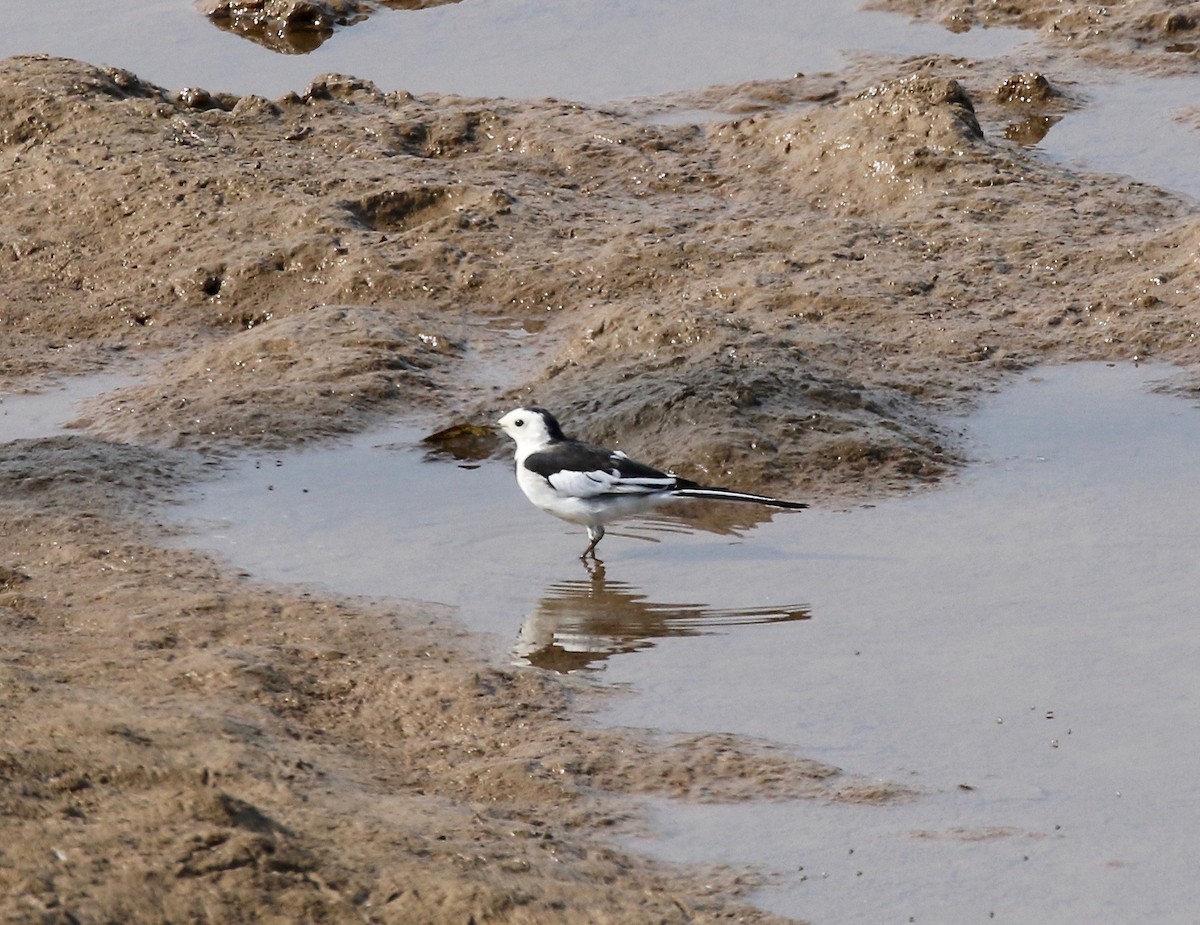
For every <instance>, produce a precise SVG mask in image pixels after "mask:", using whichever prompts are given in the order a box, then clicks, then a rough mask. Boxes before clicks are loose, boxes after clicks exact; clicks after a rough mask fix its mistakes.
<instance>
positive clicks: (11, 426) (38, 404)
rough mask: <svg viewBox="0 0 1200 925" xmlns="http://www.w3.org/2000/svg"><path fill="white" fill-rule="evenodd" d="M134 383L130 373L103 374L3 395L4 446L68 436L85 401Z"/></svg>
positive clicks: (0, 424)
mask: <svg viewBox="0 0 1200 925" xmlns="http://www.w3.org/2000/svg"><path fill="white" fill-rule="evenodd" d="M134 381H135V378H134V377H133V376H130V375H128V374H126V373H100V374H98V375H94V376H80V377H79V378H76V379H69V380H67V381H65V382H63V383H61V384H59V385H55V386H51V387H49V388H46V389H44V390H43V391H41V392H33V393H26V392H18V393H10V394H8V395H0V443H7V442H8V441H10V440H33V439H39V438H41V437H52V436H55V435H56V434H62V433H66V432H67V431H68V426H67V425H68V424H69V422H70V421H71V420H72V419H74V417H75V416H76V412H77V411H78V410H79V407H78V406H79V405H80V403H81V402H83V401H84V400H86V399H89V398H93V397H95V396H97V395H102V394H104V393H105V392H111V391H112V390H114V389H119V388H123V387H124V386H127V385H130V384H131V383H132V382H134Z"/></svg>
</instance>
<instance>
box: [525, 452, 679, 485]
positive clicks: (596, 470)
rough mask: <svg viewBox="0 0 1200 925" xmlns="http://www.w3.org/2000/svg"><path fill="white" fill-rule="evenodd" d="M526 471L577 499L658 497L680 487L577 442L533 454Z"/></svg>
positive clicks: (670, 477)
mask: <svg viewBox="0 0 1200 925" xmlns="http://www.w3.org/2000/svg"><path fill="white" fill-rule="evenodd" d="M525 468H526V469H528V470H529V471H530V472H536V473H537V474H538V475H540V476H542V477H543V478H544V479H545V480H546V481H547V482H549V483H550V484H551V485H552V486H553V487H554V489H555V490H556V491H558V492H559V493H561V494H563V495H569V496H572V497H576V498H594V497H596V496H598V495H612V494H622V495H624V494H656V493H658V492H663V491H671V490H673V489H675V488H677V487H680V481H679V480H678V479H676V478H675V476H673V475H668V474H667V473H665V472H660V471H659V470H657V469H654V468H652V467H650V466H647V465H645V464H644V463H639V462H635V461H634V460H632V459H630V458H629V457H628V456H626V455H625V454H624V453H614V452H612V451H611V450H606V449H603V448H602V447H598V446H591V445H590V444H587V443H579V442H578V441H575V440H563V441H560V442H557V443H554V444H553V445H552V446H550V447H548V448H547V449H544V450H542V451H540V452H538V453H531V454H530V455H529V456H527V457H525ZM684 484H691V483H684Z"/></svg>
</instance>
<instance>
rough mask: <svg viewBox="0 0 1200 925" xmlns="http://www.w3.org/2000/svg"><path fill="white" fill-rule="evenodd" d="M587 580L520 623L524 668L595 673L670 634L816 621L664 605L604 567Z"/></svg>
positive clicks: (775, 612) (786, 614) (554, 593)
mask: <svg viewBox="0 0 1200 925" xmlns="http://www.w3.org/2000/svg"><path fill="white" fill-rule="evenodd" d="M588 572H589V575H588V577H587V578H581V579H568V580H566V581H560V582H557V583H555V584H553V585H551V586H550V587H549V589H547V591H546V594H545V595H544V596H543V597H542V599H541V601H539V602H538V605H537V607H536V608H535V609H534V610H533V611H532V612H531V613H530V614H529V615H528V616H527V617H526V618H525V622H524V623H523V624H522V626H521V634H520V638H519V639H518V642H517V645H516V648H515V650H514V654H515V655H516V657H517V660H518V661H519V662H520V663H522V664H529V665H534V666H535V667H538V668H546V669H549V670H551V671H557V672H560V673H567V672H571V671H578V670H580V669H584V668H595V667H596V666H597V665H598V664H599V663H600V662H602V661H604V660H605V659H607V658H608V657H609V656H611V655H617V654H620V653H623V652H636V651H638V650H639V649H647V648H650V647H651V646H653V645H654V640H656V639H661V638H664V637H667V636H704V635H708V634H710V633H713V632H716V631H718V630H720V629H721V628H722V627H727V626H752V625H756V624H760V623H761V624H766V623H790V622H792V621H794V620H807V619H809V617H810V616H811V614H810V612H809V609H808V607H807V605H804V604H794V605H788V606H776V607H739V608H729V609H720V608H714V607H709V606H708V605H706V604H659V603H655V602H654V601H650V600H647V599H646V596H645V595H644V594H642V593H640V592H639V590H638V589H637V588H636V587H634V586H633V585H630V584H627V583H626V582H623V581H609V580H607V579H606V578H605V577H604V565H603V564H602V563H596V564H595V565H593V566H591V567H590V568H589V569H588Z"/></svg>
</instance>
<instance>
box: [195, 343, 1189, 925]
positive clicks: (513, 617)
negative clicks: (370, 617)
mask: <svg viewBox="0 0 1200 925" xmlns="http://www.w3.org/2000/svg"><path fill="white" fill-rule="evenodd" d="M1171 372H1172V370H1170V369H1169V368H1152V367H1150V368H1148V367H1141V368H1136V367H1132V366H1121V367H1109V366H1104V365H1098V364H1085V365H1076V366H1069V367H1062V368H1052V369H1047V370H1044V371H1042V372H1041V373H1039V374H1038V375H1037V376H1034V377H1031V378H1029V379H1027V380H1023V381H1022V382H1021V383H1020V384H1018V385H1016V386H1014V387H1013V388H1011V389H1008V390H1006V391H1005V392H1003V393H1002V394H1000V395H998V396H994V397H992V398H990V399H989V400H988V401H987V402H986V403H985V406H984V408H983V409H982V410H981V411H980V412H979V413H978V414H976V415H974V416H973V417H972V418H970V419H969V421H968V422H967V426H968V429H969V433H970V435H971V439H972V440H973V441H974V443H975V445H976V446H977V448H978V456H979V458H980V459H981V460H982V461H981V462H980V463H979V464H977V465H975V466H973V467H972V468H971V469H969V470H968V471H967V472H966V473H965V474H964V475H963V477H962V478H961V479H959V480H958V481H956V482H955V483H953V484H950V485H947V486H946V487H945V488H944V489H942V490H939V491H936V492H928V493H922V494H919V495H916V496H913V497H909V498H904V499H897V500H892V501H888V502H886V503H881V504H879V505H876V506H874V507H867V508H858V509H854V510H851V511H848V512H836V511H822V510H809V511H805V512H803V513H798V514H791V513H787V512H784V513H782V514H778V515H776V516H774V517H773V518H772V519H769V520H762V521H759V522H757V523H755V522H754V521H753V520H745V519H743V520H734V521H729V520H714V521H711V522H708V521H704V520H700V521H695V520H683V519H681V518H671V519H659V520H655V521H648V522H641V523H635V524H633V525H632V526H630V527H627V528H625V529H623V530H620V531H618V532H617V533H616V534H614V535H610V536H609V537H607V538H606V539H605V541H604V543H605V548H604V553H605V557H606V562H605V565H604V566H603V568H601V569H595V568H593V569H592V570H589V569H588V568H586V567H585V566H584V565H583V564H582V563H581V562H580V561H579V560H578V559H577V558H576V556H577V555H578V552H579V551H580V550H581V549H582V547H583V545H584V543H585V538H584V536H583V534H582V532H581V531H580V530H579V529H578V528H575V527H572V526H570V525H567V524H564V523H561V522H559V521H556V520H554V519H552V518H549V517H547V516H546V515H544V514H541V513H540V512H538V511H536V510H534V509H533V508H532V507H531V506H530V505H528V504H527V503H526V502H525V500H524V498H523V497H522V496H521V495H520V493H519V491H518V489H517V487H516V485H515V484H514V482H513V478H512V472H511V468H510V466H509V465H507V464H504V463H500V462H495V461H492V462H484V463H482V464H479V465H472V466H462V465H455V464H447V463H430V462H426V461H425V452H424V451H423V450H422V449H421V448H420V447H419V446H418V445H417V443H416V441H417V438H418V434H416V433H415V432H411V431H408V432H405V431H402V430H392V431H389V432H385V433H377V434H374V435H364V436H363V437H361V438H359V439H357V440H354V441H351V442H349V443H347V444H345V445H342V446H338V447H335V448H329V449H324V450H315V451H306V452H302V453H296V454H288V455H286V456H282V457H262V458H259V459H255V460H247V461H246V462H245V463H244V464H243V466H242V467H241V468H240V469H239V470H237V471H236V472H234V473H232V474H231V475H230V476H228V477H226V478H224V479H222V480H221V481H219V482H215V483H212V484H209V485H207V486H205V487H204V489H203V492H202V493H201V494H200V495H199V496H198V497H196V498H195V499H194V501H193V502H192V503H191V504H190V505H188V506H186V507H184V508H183V509H182V510H181V511H177V512H175V515H176V516H183V517H184V518H185V521H186V523H188V524H189V525H190V526H191V527H192V529H194V530H195V531H196V535H195V538H194V543H195V544H197V545H200V546H203V547H205V548H210V549H214V550H216V551H218V552H219V553H221V554H222V555H224V556H227V557H228V558H229V559H231V560H232V561H233V562H235V563H236V564H237V565H238V566H240V567H243V568H246V569H248V570H249V571H251V572H252V573H254V574H256V575H258V576H261V577H264V578H267V579H272V580H284V581H291V582H301V583H308V584H312V585H316V586H318V587H320V588H325V589H331V590H335V591H342V592H349V593H356V594H370V595H384V596H389V597H399V598H410V599H415V600H425V601H437V602H441V603H445V604H450V605H452V606H454V607H456V608H457V610H458V614H459V616H460V618H461V619H462V621H463V622H465V623H466V624H467V626H468V627H469V628H470V629H473V630H475V631H477V632H480V633H483V634H485V638H490V640H491V645H492V646H493V647H494V649H493V650H494V651H495V652H496V654H497V656H498V657H500V658H503V659H508V660H515V661H518V662H522V663H525V664H534V665H539V666H542V667H547V668H552V669H554V670H557V671H572V670H583V671H585V672H587V673H589V674H590V675H591V676H592V677H594V678H596V679H597V680H601V679H602V680H603V683H605V684H616V685H619V686H620V687H621V688H622V689H625V690H627V691H628V692H629V693H628V695H627V696H624V697H621V698H617V699H615V700H614V701H612V702H611V703H610V704H608V705H607V706H606V707H605V708H604V710H603V712H602V713H601V714H599V715H598V717H597V718H596V719H597V721H598V722H602V723H604V724H611V725H629V726H637V727H650V728H655V729H663V730H671V731H679V732H698V731H721V732H734V733H741V734H746V735H750V736H756V737H761V738H765V739H769V740H772V741H775V742H780V743H783V744H785V745H786V746H790V747H794V748H795V749H796V751H797V752H798V753H800V754H803V755H806V756H809V757H812V758H816V759H818V760H822V761H826V762H829V763H832V764H836V765H838V766H841V767H843V768H845V769H846V770H847V771H849V772H852V773H855V774H865V775H877V776H879V777H882V778H885V779H889V780H893V781H898V782H901V783H904V784H908V785H910V786H912V787H914V788H915V789H916V790H917V791H918V792H919V794H920V795H919V797H918V798H917V799H916V800H914V801H912V802H911V803H906V804H902V805H897V806H885V807H878V806H844V805H814V804H812V803H810V802H804V803H797V804H783V805H780V804H772V805H769V806H762V805H749V806H715V807H714V806H692V805H680V804H678V803H673V802H667V801H663V802H659V803H652V804H651V806H652V821H653V829H654V831H655V835H654V837H653V838H649V839H646V840H639V841H638V842H637V844H636V847H637V848H638V849H639V850H643V851H647V852H649V853H652V854H656V855H660V856H662V857H664V858H667V859H671V860H679V861H702V862H728V863H733V864H751V865H755V866H757V867H759V868H761V869H763V870H765V871H767V872H768V873H770V874H771V875H772V880H771V886H770V887H769V888H767V889H764V890H762V891H761V892H760V894H759V895H757V896H756V897H755V901H756V902H758V903H760V904H761V905H763V906H765V907H767V908H768V909H771V910H773V911H778V912H782V913H787V914H790V915H795V916H802V917H806V918H811V919H813V920H815V921H837V922H864V923H865V922H877V921H880V920H883V919H895V920H897V921H908V920H909V918H910V917H912V920H913V921H918V922H920V921H947V920H954V921H961V920H963V919H965V918H970V917H972V916H974V917H978V918H979V919H981V920H984V919H986V918H987V917H988V915H989V914H990V913H994V915H995V918H996V919H998V920H1005V919H1007V920H1015V919H1020V920H1025V921H1030V920H1036V921H1039V922H1050V923H1054V922H1077V921H1087V920H1096V921H1098V920H1109V921H1131V920H1135V919H1145V918H1147V917H1153V919H1154V920H1156V921H1183V920H1184V919H1183V917H1182V916H1183V913H1182V912H1181V911H1180V910H1191V909H1194V908H1195V907H1196V905H1197V903H1200V881H1198V880H1197V878H1196V877H1195V870H1194V856H1193V851H1192V849H1193V848H1194V840H1195V834H1194V833H1195V832H1196V831H1197V830H1198V827H1200V782H1198V781H1197V778H1196V775H1195V757H1196V755H1197V753H1198V752H1197V748H1198V747H1200V741H1198V739H1200V736H1198V734H1197V730H1196V723H1195V715H1196V713H1197V710H1198V709H1200V684H1198V683H1197V681H1196V674H1195V666H1196V665H1197V664H1198V663H1200V637H1197V635H1196V632H1195V622H1196V618H1197V616H1198V614H1197V604H1196V598H1195V589H1196V587H1198V586H1200V557H1198V556H1197V554H1196V550H1197V548H1200V491H1198V490H1197V489H1196V486H1195V460H1196V459H1197V458H1198V456H1200V413H1197V409H1196V407H1195V406H1194V404H1193V403H1189V402H1187V401H1184V400H1181V399H1179V398H1176V397H1169V396H1166V395H1163V394H1157V393H1154V392H1152V391H1151V390H1149V388H1148V387H1147V384H1148V383H1150V382H1152V381H1154V380H1157V379H1161V378H1163V377H1165V376H1168V375H1169V374H1170V373H1171ZM740 510H741V509H739V511H740ZM597 669H602V670H601V671H598V670H597Z"/></svg>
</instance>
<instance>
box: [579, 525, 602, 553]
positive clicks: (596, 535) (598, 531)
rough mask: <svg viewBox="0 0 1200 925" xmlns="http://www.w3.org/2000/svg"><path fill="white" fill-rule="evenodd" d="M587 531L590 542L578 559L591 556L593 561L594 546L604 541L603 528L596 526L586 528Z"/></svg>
mask: <svg viewBox="0 0 1200 925" xmlns="http://www.w3.org/2000/svg"><path fill="white" fill-rule="evenodd" d="M587 530H588V539H589V540H591V542H590V543H588V548H587V549H585V550H584V551H583V555H582V556H580V557H579V558H580V559H586V558H587V557H588V556H591V557H592V558H593V559H595V558H596V544H597V543H599V542H600V541H601V540H602V539H604V528H603V527H602V526H600V525H598V524H597V525H596V526H595V527H588V528H587Z"/></svg>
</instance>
